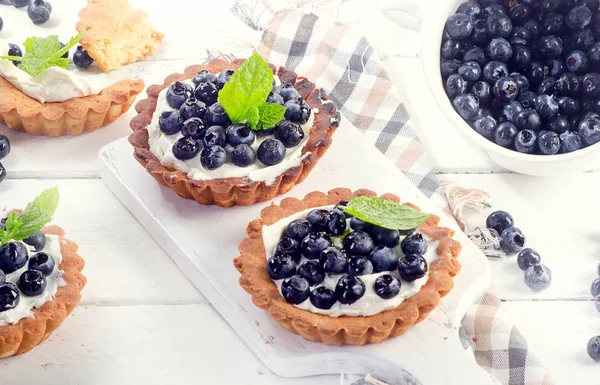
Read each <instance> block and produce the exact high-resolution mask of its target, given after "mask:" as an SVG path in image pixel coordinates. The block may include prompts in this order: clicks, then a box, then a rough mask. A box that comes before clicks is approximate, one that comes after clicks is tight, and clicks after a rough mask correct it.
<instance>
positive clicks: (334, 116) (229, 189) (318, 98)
mask: <svg viewBox="0 0 600 385" xmlns="http://www.w3.org/2000/svg"><path fill="white" fill-rule="evenodd" d="M241 63H243V60H241V59H238V60H234V61H233V62H231V63H228V62H226V61H224V60H220V59H215V60H212V61H210V63H208V64H207V65H205V66H202V65H195V66H190V67H188V68H186V69H185V72H184V73H183V74H172V75H170V76H168V77H167V78H166V79H165V81H164V83H163V84H162V85H152V86H150V87H148V89H147V91H146V92H147V94H148V98H147V99H143V100H140V101H139V102H138V103H137V104H136V106H135V109H136V111H137V112H138V115H137V116H136V117H135V118H133V119H132V120H131V124H130V125H131V128H132V129H133V131H134V132H133V134H131V135H130V136H129V142H130V143H131V144H132V146H133V147H134V157H135V159H137V161H138V162H139V163H140V164H141V165H142V166H144V167H145V168H146V171H148V173H150V175H152V177H154V179H156V180H157V181H158V182H159V183H160V184H162V185H163V186H166V187H169V188H171V189H172V190H173V191H175V193H177V195H179V196H180V197H183V198H187V199H193V200H195V201H196V202H198V203H200V204H204V205H212V204H216V205H219V206H223V207H230V206H234V205H239V206H247V205H252V204H254V203H257V202H264V201H268V200H270V199H273V198H274V197H275V196H277V195H280V194H285V193H286V192H288V191H290V190H291V189H292V188H293V187H294V186H295V185H296V184H298V183H300V182H302V181H303V180H304V179H305V178H306V177H307V176H308V174H309V173H310V171H311V170H312V169H313V168H314V167H315V165H316V164H317V162H318V160H319V159H320V158H321V157H322V156H323V154H324V153H325V151H327V149H328V148H329V146H330V145H331V143H332V139H331V136H332V135H333V133H334V132H335V130H336V129H337V127H338V125H339V113H338V112H337V109H336V108H335V107H334V106H333V103H331V102H330V101H329V99H328V98H327V95H326V94H325V92H324V91H323V90H321V89H317V88H315V85H314V83H312V82H310V81H309V80H308V79H306V78H304V77H299V76H297V75H296V74H295V73H294V72H292V71H289V70H286V69H285V68H282V67H280V68H279V69H278V70H277V74H278V75H279V77H280V78H281V80H282V81H284V82H290V83H292V84H294V85H295V87H296V89H297V90H298V92H299V94H300V96H302V97H303V98H304V99H305V100H306V102H307V103H308V104H309V105H310V107H311V108H318V109H319V112H318V113H316V114H315V117H314V124H313V127H312V129H311V132H310V136H309V139H308V141H307V143H306V145H305V147H304V149H303V153H306V152H310V153H311V154H310V155H308V156H306V157H305V158H304V159H303V160H302V163H301V164H300V166H298V167H294V168H291V169H289V170H287V171H286V172H284V173H283V174H282V175H280V176H278V177H277V178H276V180H275V182H274V183H273V184H267V183H265V182H262V181H261V182H258V181H255V182H253V181H249V180H247V179H244V178H225V179H215V180H206V181H201V180H192V179H189V178H188V177H187V175H186V173H184V172H181V171H173V170H170V169H168V168H167V167H165V166H163V165H162V164H161V163H160V161H159V160H158V159H157V158H156V156H155V155H154V154H153V153H152V152H151V151H150V150H149V144H148V131H147V130H146V126H147V125H148V124H150V122H151V121H152V114H153V113H154V111H155V109H156V103H157V98H158V94H159V93H160V92H161V91H162V90H163V89H165V88H166V87H168V86H169V85H170V84H171V83H173V82H175V81H179V80H185V79H190V78H192V77H193V76H194V75H196V73H198V72H199V71H201V70H207V71H209V72H213V73H218V72H220V71H222V70H224V69H227V68H232V69H236V68H239V66H240V65H241ZM271 67H272V68H273V69H274V67H273V66H271Z"/></svg>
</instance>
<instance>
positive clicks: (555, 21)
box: [539, 13, 565, 36]
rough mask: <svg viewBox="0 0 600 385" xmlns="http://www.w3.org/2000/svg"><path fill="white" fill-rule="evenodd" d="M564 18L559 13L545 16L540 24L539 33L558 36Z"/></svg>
mask: <svg viewBox="0 0 600 385" xmlns="http://www.w3.org/2000/svg"><path fill="white" fill-rule="evenodd" d="M564 21H565V17H564V16H563V15H561V14H560V13H549V14H547V15H545V16H544V17H543V19H542V21H541V23H540V26H539V31H540V33H541V34H542V35H546V36H548V35H559V34H561V32H562V29H563V24H564Z"/></svg>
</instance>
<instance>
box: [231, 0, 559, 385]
mask: <svg viewBox="0 0 600 385" xmlns="http://www.w3.org/2000/svg"><path fill="white" fill-rule="evenodd" d="M351 1H354V0H339V1H338V2H337V3H336V2H335V0H318V1H307V0H262V2H259V0H237V1H236V2H235V4H234V6H233V8H232V10H233V12H234V13H235V14H236V15H237V16H238V17H240V19H241V20H242V21H244V22H245V23H246V24H247V25H248V26H249V27H251V28H253V29H254V30H259V31H263V37H262V42H261V44H260V45H259V46H258V47H257V50H258V51H259V53H260V54H261V55H262V56H263V57H265V58H266V59H268V60H269V61H270V62H272V63H278V64H281V65H285V66H286V67H287V68H289V69H292V70H294V71H295V72H296V73H298V74H302V75H304V76H306V77H308V78H309V79H311V81H314V82H315V83H316V84H318V85H319V86H320V87H322V88H323V89H325V90H326V91H327V93H328V95H329V98H330V99H331V100H332V101H333V102H334V103H335V105H336V106H337V107H338V109H339V111H340V112H341V113H342V114H343V115H344V117H345V118H346V120H347V121H349V122H350V123H352V124H353V125H354V126H355V127H357V128H358V129H359V130H360V131H361V132H362V133H363V134H364V136H365V140H366V141H367V142H369V143H371V144H373V145H374V146H375V147H377V149H379V150H380V151H381V152H382V153H383V154H384V155H385V156H386V157H387V158H388V159H389V160H390V161H391V162H394V164H395V165H396V166H397V167H398V168H399V169H400V170H402V172H404V173H405V174H406V176H407V177H408V178H409V179H410V181H411V182H413V183H414V184H415V185H416V186H417V187H418V188H419V189H420V190H421V191H422V192H423V193H424V194H425V195H426V196H428V197H429V198H431V199H432V200H434V201H436V202H437V203H438V204H439V205H440V207H443V208H444V209H445V208H447V206H448V202H447V199H446V196H445V194H444V191H443V189H442V188H440V185H439V183H438V181H437V178H436V177H435V175H434V173H433V167H432V166H431V163H430V162H429V161H428V159H427V157H426V155H425V154H424V152H423V148H422V145H421V142H420V141H419V138H418V137H417V135H416V133H415V131H414V130H413V128H412V127H411V126H410V117H409V115H408V113H407V111H406V109H405V107H404V104H403V103H402V100H401V99H400V97H399V95H398V93H397V91H396V90H395V88H394V85H393V83H392V82H391V80H390V78H389V77H388V75H387V73H386V71H385V70H384V68H383V66H382V64H381V61H380V59H379V57H378V56H377V53H376V52H374V50H373V48H372V47H371V45H370V44H369V42H368V41H367V40H366V39H365V37H364V36H363V35H362V34H361V33H360V32H359V31H358V30H356V29H353V28H351V27H349V26H348V25H346V24H343V23H342V22H340V21H339V20H338V19H337V16H339V14H340V6H341V5H342V3H349V2H351ZM459 332H460V336H461V339H462V341H463V345H464V346H465V349H471V350H472V352H473V353H474V356H475V360H476V361H477V363H478V364H479V365H480V366H481V367H482V368H483V369H485V370H487V371H488V372H490V373H491V374H492V375H494V376H495V377H496V378H497V379H498V381H499V382H500V383H501V384H506V385H524V384H527V385H553V384H554V383H553V381H552V380H551V379H550V377H549V374H548V373H547V371H546V369H545V367H544V366H543V365H542V364H541V363H540V362H539V361H538V360H537V359H536V358H535V356H534V354H533V353H532V352H531V350H529V349H528V346H527V341H526V340H525V339H524V338H523V336H522V335H521V334H520V333H519V331H518V330H517V329H516V327H515V325H514V323H513V322H512V321H511V320H510V318H509V317H508V316H507V314H506V313H505V312H504V311H503V310H502V308H501V306H500V300H499V299H498V297H496V296H495V295H494V294H493V292H492V291H489V292H487V293H486V294H484V295H483V296H482V297H481V298H480V299H479V300H478V301H477V303H476V304H475V305H473V306H472V308H471V309H470V311H469V312H468V314H467V315H466V316H465V317H464V319H463V321H462V327H461V328H460V330H459ZM370 381H374V380H372V379H370V378H365V379H364V380H363V383H365V382H366V383H380V382H370Z"/></svg>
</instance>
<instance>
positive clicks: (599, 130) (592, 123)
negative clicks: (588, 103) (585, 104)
mask: <svg viewBox="0 0 600 385" xmlns="http://www.w3.org/2000/svg"><path fill="white" fill-rule="evenodd" d="M578 133H579V136H581V139H583V142H584V143H585V144H587V145H592V144H595V143H598V142H600V118H589V119H584V120H582V121H581V123H579V130H578Z"/></svg>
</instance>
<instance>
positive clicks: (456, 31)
mask: <svg viewBox="0 0 600 385" xmlns="http://www.w3.org/2000/svg"><path fill="white" fill-rule="evenodd" d="M446 31H447V32H448V34H449V35H450V36H451V37H452V38H454V39H458V40H464V39H466V38H467V37H469V35H471V32H472V31H473V19H471V16H468V15H465V14H464V13H456V14H454V15H452V16H450V17H449V18H448V20H446Z"/></svg>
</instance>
